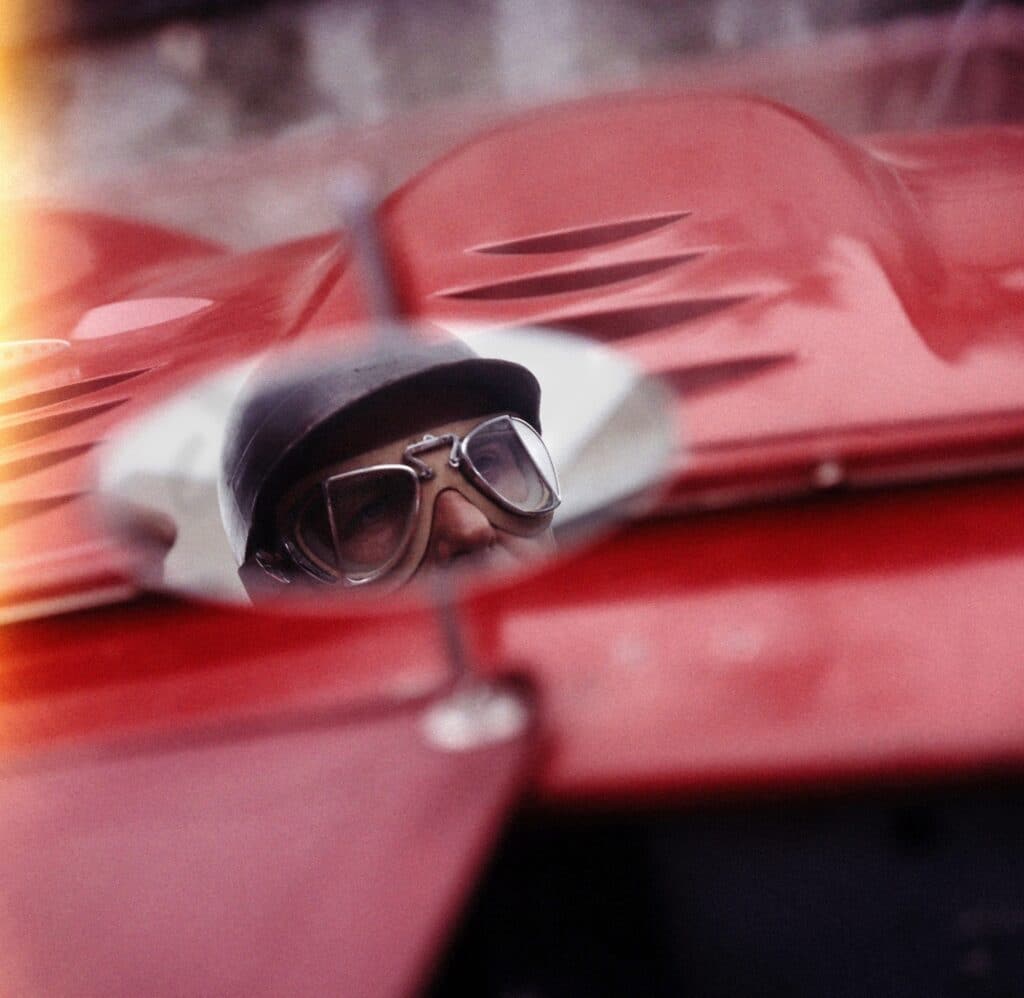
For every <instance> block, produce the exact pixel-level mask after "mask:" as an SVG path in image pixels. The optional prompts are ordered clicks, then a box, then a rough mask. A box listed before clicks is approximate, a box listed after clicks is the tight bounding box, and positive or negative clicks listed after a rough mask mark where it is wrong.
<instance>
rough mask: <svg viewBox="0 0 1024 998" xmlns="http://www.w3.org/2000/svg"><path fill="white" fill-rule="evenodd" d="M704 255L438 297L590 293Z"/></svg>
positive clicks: (679, 256) (558, 275)
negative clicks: (592, 290) (588, 291)
mask: <svg viewBox="0 0 1024 998" xmlns="http://www.w3.org/2000/svg"><path fill="white" fill-rule="evenodd" d="M703 255H704V254H703V253H702V252H695V253H680V254H677V255H675V256H667V257H659V258H658V259H655V260H629V261H627V262H625V263H612V264H607V265H605V266H601V267H583V268H580V269H577V270H562V271H557V272H556V273H549V274H534V275H531V276H529V277H519V278H516V279H514V280H511V281H498V282H496V283H494V284H481V285H478V286H477V287H473V288H464V289H462V290H459V291H442V292H439V297H442V298H457V299H462V300H467V301H500V300H502V299H513V298H534V297H540V296H542V295H558V294H569V293H571V292H573V291H587V290H590V289H592V288H600V287H604V286H605V285H608V284H616V283H618V282H619V281H629V280H633V279H634V278H637V277H648V276H649V275H651V274H657V273H659V272H660V271H663V270H668V269H669V268H670V267H675V266H676V265H678V264H681V263H686V262H688V261H690V260H694V259H696V258H697V257H700V256H703Z"/></svg>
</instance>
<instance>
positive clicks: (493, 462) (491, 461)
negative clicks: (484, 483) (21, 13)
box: [473, 447, 508, 475]
mask: <svg viewBox="0 0 1024 998" xmlns="http://www.w3.org/2000/svg"><path fill="white" fill-rule="evenodd" d="M473 463H474V464H475V465H476V468H477V471H479V472H480V474H481V475H486V474H487V473H488V472H494V471H500V470H501V469H503V468H504V467H506V466H507V464H508V456H507V454H505V452H504V451H503V450H500V449H499V448H497V447H488V448H486V449H485V450H483V451H482V452H481V453H479V454H475V455H474V456H473Z"/></svg>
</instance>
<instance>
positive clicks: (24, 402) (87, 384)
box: [0, 367, 152, 415]
mask: <svg viewBox="0 0 1024 998" xmlns="http://www.w3.org/2000/svg"><path fill="white" fill-rule="evenodd" d="M149 370H152V369H151V368H148V367H144V368H140V369H139V370H136V371H125V372H123V373H121V374H107V375H104V376H103V377H100V378H87V379H86V380H84V381H75V382H72V383H71V384H67V385H61V386H59V387H57V388H47V389H44V390H42V391H38V392H30V393H28V394H26V395H18V396H16V397H15V398H11V399H4V400H0V415H8V414H10V413H16V412H28V411H30V410H32V409H41V408H43V407H44V406H48V405H56V404H57V403H59V402H67V401H70V400H71V399H74V398H79V397H80V396H82V395H89V394H91V393H92V392H98V391H101V390H102V389H104V388H109V387H110V386H111V385H119V384H121V383H122V382H124V381H128V380H130V379H131V378H137V377H138V376H139V375H140V374H145V373H146V372H147V371H149Z"/></svg>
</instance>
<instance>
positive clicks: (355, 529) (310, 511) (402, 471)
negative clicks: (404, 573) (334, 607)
mask: <svg viewBox="0 0 1024 998" xmlns="http://www.w3.org/2000/svg"><path fill="white" fill-rule="evenodd" d="M417 497H418V493H417V486H416V476H415V475H414V474H413V473H412V471H411V470H410V469H408V468H400V467H385V468H371V469H367V470H365V471H357V472H353V473H351V474H347V475H340V476H338V477H337V478H332V479H328V480H327V481H326V482H324V483H323V494H322V495H317V496H314V497H313V498H312V500H311V502H310V503H309V504H308V505H307V507H306V508H305V510H304V511H303V514H302V515H301V516H300V518H299V521H298V524H297V527H298V529H297V534H298V536H299V538H300V540H301V542H302V545H303V547H304V548H305V549H306V552H307V554H309V555H310V556H311V557H313V558H314V559H315V560H317V561H319V562H320V563H321V564H322V565H323V566H324V567H327V568H328V569H329V570H330V571H331V572H333V573H337V574H339V575H341V576H344V577H345V578H347V579H349V580H351V581H356V580H358V579H360V578H361V577H364V576H369V575H373V574H374V573H376V572H379V571H380V570H381V569H382V568H384V567H386V566H387V565H388V564H389V563H390V562H391V561H392V560H394V559H395V558H396V557H397V556H398V555H399V554H400V553H401V551H402V548H403V547H404V546H405V544H406V542H407V540H408V538H409V534H410V533H411V531H412V529H413V526H414V522H415V513H416V506H417Z"/></svg>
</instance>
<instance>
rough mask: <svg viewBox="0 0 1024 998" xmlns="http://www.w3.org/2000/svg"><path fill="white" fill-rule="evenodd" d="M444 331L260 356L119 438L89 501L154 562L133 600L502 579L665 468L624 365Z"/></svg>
mask: <svg viewBox="0 0 1024 998" xmlns="http://www.w3.org/2000/svg"><path fill="white" fill-rule="evenodd" d="M456 332H457V335H452V336H451V337H450V338H446V339H444V340H439V339H438V336H437V335H436V333H435V334H434V335H433V337H432V338H428V337H426V336H424V335H420V334H419V333H417V334H416V335H411V334H410V331H409V330H407V329H403V328H402V327H397V326H395V327H386V328H385V329H383V330H378V331H377V333H378V334H377V335H376V337H375V340H374V342H373V345H372V346H371V347H369V348H364V349H361V350H358V351H356V350H353V349H351V348H345V347H342V346H338V345H333V346H330V347H328V346H324V345H321V346H319V347H317V348H315V349H314V348H312V347H310V346H303V347H290V348H287V349H276V350H274V351H271V352H270V353H268V354H265V355H263V356H261V357H259V358H256V359H253V360H250V361H248V362H246V363H244V364H241V365H235V366H234V367H232V368H229V369H227V370H225V371H221V372H218V373H217V374H215V375H213V376H211V377H207V378H205V379H203V380H202V381H200V382H199V383H197V384H193V385H190V386H188V387H187V388H186V389H185V390H183V391H182V392H181V393H180V394H179V395H178V396H176V397H174V398H172V399H170V400H169V401H167V402H165V403H163V404H161V405H160V406H158V407H157V408H156V409H155V410H153V411H152V412H150V413H149V414H148V415H147V416H146V417H145V418H143V419H142V420H139V421H136V422H134V423H132V424H130V425H128V426H126V427H125V428H124V430H123V431H122V432H121V434H120V435H119V437H118V438H117V439H116V440H115V441H114V442H113V444H112V446H111V448H110V450H109V452H108V454H107V456H106V460H105V462H104V465H103V470H102V475H101V495H102V497H103V501H104V505H105V508H106V512H107V518H108V521H109V522H110V523H111V525H112V529H113V530H114V531H116V532H117V533H118V534H119V535H121V536H122V537H123V538H125V539H128V540H129V541H130V542H131V543H132V544H134V545H136V546H138V545H140V544H142V545H145V546H146V547H147V548H148V549H149V550H151V551H152V552H153V553H154V556H153V558H152V559H151V561H150V562H149V564H150V565H151V568H150V570H149V573H148V575H147V578H146V579H144V580H143V581H144V583H145V584H147V585H149V586H157V587H160V588H166V589H171V590H174V591H179V592H188V593H195V594H201V595H204V596H207V597H214V598H219V599H230V600H234V601H247V600H251V601H253V602H264V601H267V600H272V599H281V598H285V599H287V598H289V597H292V598H296V597H297V598H299V599H300V600H302V601H305V602H307V603H316V602H322V601H323V600H324V599H325V598H327V597H331V598H333V597H335V596H337V595H339V594H356V593H360V594H368V595H373V596H382V595H384V594H388V593H394V592H396V591H398V590H403V591H407V590H408V587H409V585H410V583H413V582H421V581H425V580H428V579H430V577H431V576H432V575H435V574H436V573H440V572H444V573H446V576H447V577H452V576H453V575H455V576H456V577H458V578H459V579H462V578H463V577H464V576H466V575H467V574H468V573H473V574H474V576H476V575H477V574H483V575H484V576H485V577H491V576H493V575H495V574H502V573H508V572H511V571H515V570H518V569H521V568H523V567H524V566H528V565H530V564H532V563H534V562H536V561H537V560H538V559H539V558H543V557H545V556H550V555H551V554H553V553H554V552H555V551H556V550H557V549H558V548H559V546H560V545H564V544H565V543H567V542H568V540H567V539H568V538H569V537H570V535H571V536H572V542H575V541H576V540H577V538H578V537H579V536H584V535H586V533H588V532H589V531H591V530H592V529H593V528H594V527H595V526H599V525H600V524H602V523H606V522H609V521H610V520H612V519H614V518H616V517H617V516H621V515H623V513H624V510H625V507H626V506H627V505H628V504H630V503H633V502H636V501H637V500H638V497H640V496H641V495H642V494H643V493H644V492H645V490H648V489H649V488H650V487H651V486H652V485H653V484H654V483H655V482H656V481H657V480H658V479H659V478H660V476H661V475H662V473H663V471H664V469H665V467H666V465H667V463H668V461H669V459H670V458H673V457H675V456H676V452H677V450H678V448H677V443H676V431H675V419H676V416H675V408H674V406H672V405H671V400H670V395H669V393H668V392H667V390H666V389H664V388H663V387H662V386H661V385H660V383H659V382H657V381H655V380H653V379H651V378H648V377H645V376H643V375H642V374H640V372H638V371H637V370H636V369H635V368H634V367H633V366H632V365H631V364H629V363H628V362H627V361H626V360H625V358H623V357H622V356H621V355H619V354H614V353H612V352H611V351H609V350H607V349H605V348H603V347H600V346H597V345H595V344H593V343H590V342H586V341H582V340H579V339H577V338H575V337H571V336H568V335H565V334H561V333H553V332H550V331H544V330H538V329H528V330H524V329H521V328H519V329H516V330H515V331H514V332H512V331H506V332H502V331H496V330H488V331H481V330H472V329H460V330H457V331H456ZM584 526H585V528H586V529H583V528H584Z"/></svg>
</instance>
